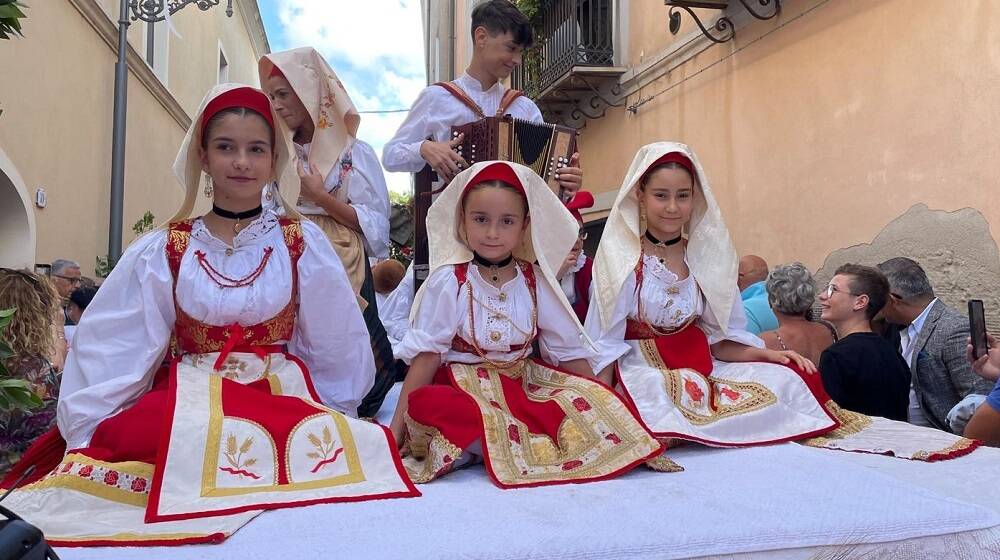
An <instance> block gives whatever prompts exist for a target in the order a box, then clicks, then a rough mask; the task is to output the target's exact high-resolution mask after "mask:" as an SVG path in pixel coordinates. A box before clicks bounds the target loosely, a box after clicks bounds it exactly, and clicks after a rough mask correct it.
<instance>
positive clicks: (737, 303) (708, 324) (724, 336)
mask: <svg viewBox="0 0 1000 560" xmlns="http://www.w3.org/2000/svg"><path fill="white" fill-rule="evenodd" d="M733 290H734V292H735V294H736V295H735V296H734V298H733V310H732V311H731V312H730V313H729V325H728V331H729V332H727V333H723V332H722V327H720V326H719V319H718V318H716V316H715V313H714V312H713V311H712V308H711V307H710V306H709V305H708V303H707V302H706V303H705V310H704V311H703V312H702V314H701V320H700V321H699V322H698V324H699V326H701V328H702V330H704V331H705V336H707V337H708V343H709V344H715V343H716V342H721V341H723V340H732V341H733V342H738V343H740V344H745V345H747V346H753V347H754V348H764V341H763V340H761V339H760V338H758V337H757V336H756V335H755V334H753V333H751V332H750V331H748V330H747V315H746V312H745V311H744V310H743V299H742V298H740V293H739V288H737V287H736V286H735V285H734V286H733ZM702 297H704V296H702Z"/></svg>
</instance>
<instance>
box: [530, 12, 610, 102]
mask: <svg viewBox="0 0 1000 560" xmlns="http://www.w3.org/2000/svg"><path fill="white" fill-rule="evenodd" d="M541 4H542V5H541V17H542V28H541V32H540V33H539V32H536V35H535V46H534V47H533V48H532V49H531V50H529V51H528V52H526V53H525V56H524V61H523V63H522V64H521V65H520V66H518V67H517V68H516V69H515V70H514V72H513V74H512V75H511V86H512V87H514V88H515V89H520V90H523V91H524V92H525V93H527V94H528V96H529V97H536V96H537V95H538V94H540V93H541V92H542V91H544V90H545V88H547V87H549V86H550V85H552V84H553V83H555V82H556V80H558V79H559V78H560V77H562V76H563V75H565V74H566V73H568V72H569V71H570V70H572V68H573V67H574V66H613V65H614V36H613V34H612V26H613V14H614V10H613V9H614V0H542V3H541Z"/></svg>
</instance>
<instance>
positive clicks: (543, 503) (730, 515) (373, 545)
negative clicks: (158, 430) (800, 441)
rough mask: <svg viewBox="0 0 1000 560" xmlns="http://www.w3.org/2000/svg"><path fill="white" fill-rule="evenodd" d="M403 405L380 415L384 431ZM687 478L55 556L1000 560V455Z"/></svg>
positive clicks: (780, 456)
mask: <svg viewBox="0 0 1000 560" xmlns="http://www.w3.org/2000/svg"><path fill="white" fill-rule="evenodd" d="M393 400H394V395H393V396H392V397H390V399H388V402H387V403H386V406H384V407H383V414H382V415H380V418H381V419H383V420H387V416H386V414H389V413H391V411H392V408H391V407H392V406H393V405H394V402H393ZM670 456H671V457H672V458H673V459H674V460H676V461H677V462H678V463H680V464H681V465H682V466H684V467H685V469H686V470H685V472H682V473H669V474H668V473H657V472H652V471H649V470H647V469H645V468H644V467H640V468H638V469H636V470H635V471H633V472H631V473H629V474H628V475H626V476H623V477H620V478H618V479H615V480H610V481H606V482H600V483H594V484H582V485H564V486H550V487H542V488H530V489H521V490H500V489H498V488H496V487H495V486H493V485H492V484H491V483H490V482H489V480H488V478H487V476H486V473H485V471H484V470H483V468H482V467H481V466H474V467H471V468H468V469H465V470H462V471H459V472H455V473H451V474H449V475H447V476H445V477H443V478H441V479H439V480H436V481H434V482H432V483H430V484H426V485H422V486H420V487H419V488H420V490H421V491H422V492H423V494H424V495H423V497H421V498H415V499H408V500H387V501H370V502H360V503H348V504H330V505H319V506H312V507H305V508H294V509H287V510H278V511H271V512H265V513H263V514H262V515H260V516H259V517H257V518H256V519H254V520H253V521H251V522H250V523H249V524H248V525H247V526H246V527H244V528H243V529H241V530H240V531H239V532H238V533H237V534H236V535H234V536H233V537H231V538H230V539H229V540H227V541H226V542H225V543H223V544H221V545H199V546H186V547H178V548H171V549H164V548H153V549H150V548H146V549H136V548H117V549H108V548H105V549H69V548H64V549H60V550H59V554H60V555H61V556H62V558H64V559H66V560H72V559H106V560H116V559H125V558H144V559H148V558H166V557H169V558H172V559H204V558H240V559H243V560H256V559H261V560H263V559H265V558H266V559H273V558H313V557H319V558H350V559H353V558H358V559H365V560H368V559H382V558H387V559H389V558H406V559H412V558H442V559H445V558H447V559H453V558H504V559H518V558H549V559H567V560H568V559H573V560H583V559H591V558H593V559H597V558H622V559H624V558H636V559H638V558H642V559H648V558H685V557H697V556H708V555H724V554H728V555H735V556H732V557H733V558H740V559H744V558H747V559H749V558H755V559H756V558H760V559H766V560H774V559H779V558H780V559H786V558H788V559H791V558H795V559H799V558H820V557H829V556H822V555H824V554H827V553H829V552H830V551H831V550H835V549H833V548H827V547H828V546H829V545H839V549H838V550H839V551H840V552H844V551H845V550H846V551H848V552H850V554H849V555H847V556H842V557H845V558H855V557H860V556H861V554H862V553H868V554H871V555H872V556H867V557H868V558H931V557H933V558H948V557H953V558H1000V527H998V525H1000V450H997V449H980V450H977V451H975V452H973V453H972V454H971V455H968V456H966V457H962V458H959V459H954V460H951V461H944V462H940V463H922V462H916V461H907V460H903V459H895V458H889V457H882V456H875V455H863V454H855V453H846V452H836V451H828V450H822V449H814V448H808V447H804V446H799V445H796V444H785V445H777V446H770V447H759V448H749V449H709V448H705V447H700V446H688V447H684V448H680V449H677V450H674V451H673V452H672V453H671V455H670Z"/></svg>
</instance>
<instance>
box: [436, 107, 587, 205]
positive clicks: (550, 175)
mask: <svg viewBox="0 0 1000 560" xmlns="http://www.w3.org/2000/svg"><path fill="white" fill-rule="evenodd" d="M460 134H464V137H463V138H462V143H461V144H460V145H458V146H456V147H455V151H456V152H457V153H458V155H460V156H462V159H464V160H465V161H466V162H467V163H468V164H469V165H472V164H475V163H478V162H480V161H492V160H502V161H510V162H514V163H520V164H521V165H524V166H527V167H530V168H531V169H532V170H533V171H534V172H535V173H537V174H538V176H539V177H541V178H542V179H543V180H544V181H545V182H546V183H547V184H548V185H549V188H551V189H552V192H554V193H556V195H560V199H562V197H561V194H562V193H560V192H559V191H560V189H559V183H557V182H556V179H555V172H556V171H558V170H559V169H560V168H562V167H566V166H567V165H569V160H570V156H572V155H573V152H575V151H576V134H577V132H576V129H573V128H569V127H565V126H559V125H555V124H545V123H533V122H530V121H524V120H521V119H515V118H513V117H511V116H509V115H508V116H504V117H486V118H483V119H480V120H478V121H476V122H472V123H469V124H465V125H461V126H453V127H451V137H452V138H457V137H458V136H459V135H460Z"/></svg>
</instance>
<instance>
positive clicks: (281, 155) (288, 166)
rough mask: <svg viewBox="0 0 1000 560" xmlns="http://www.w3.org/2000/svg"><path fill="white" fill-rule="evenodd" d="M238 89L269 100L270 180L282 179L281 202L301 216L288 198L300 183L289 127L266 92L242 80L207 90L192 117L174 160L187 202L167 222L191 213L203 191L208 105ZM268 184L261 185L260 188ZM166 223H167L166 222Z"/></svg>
mask: <svg viewBox="0 0 1000 560" xmlns="http://www.w3.org/2000/svg"><path fill="white" fill-rule="evenodd" d="M236 90H244V91H241V92H239V94H244V95H249V96H252V97H254V98H255V99H256V95H255V94H260V96H263V98H264V100H265V101H267V103H266V107H267V110H268V111H269V112H270V114H271V121H272V122H273V123H274V125H273V126H272V129H273V130H274V145H273V146H272V147H271V149H272V150H273V152H274V155H275V162H274V170H273V176H272V177H271V179H270V181H272V182H273V181H278V180H280V181H281V185H282V190H281V193H280V195H281V196H282V199H281V203H282V205H283V206H284V208H285V215H286V216H288V217H290V218H301V216H300V215H299V212H298V210H296V209H295V205H294V204H289V203H288V200H295V199H296V198H297V197H298V186H299V177H298V174H297V173H296V171H295V166H294V165H292V162H291V157H292V154H294V153H295V151H294V150H293V149H292V140H291V134H290V133H289V130H288V127H287V126H285V123H284V121H283V120H282V119H281V118H280V117H278V115H277V114H276V113H275V112H274V108H273V107H271V102H270V100H269V99H268V97H267V95H266V94H265V93H264V92H262V91H260V90H258V89H256V88H252V87H250V86H247V85H243V84H219V85H217V86H214V87H213V88H212V89H211V90H209V92H208V93H207V94H205V98H204V99H202V100H201V104H200V105H199V106H198V113H197V114H196V115H195V116H194V118H193V119H192V120H191V126H190V127H189V128H188V131H187V135H186V136H185V137H184V141H183V142H182V143H181V147H180V149H179V150H178V151H177V158H176V159H175V160H174V176H176V177H177V180H178V181H179V182H180V184H181V188H182V189H183V190H184V202H183V203H182V204H181V207H180V209H178V210H177V212H176V213H175V214H174V216H173V217H172V218H170V220H168V221H167V223H170V222H175V221H179V220H185V219H187V218H189V217H191V213H192V212H193V211H194V207H195V202H196V201H197V199H198V193H199V192H200V191H201V186H202V180H203V178H204V177H203V176H204V172H203V171H202V166H201V157H200V155H199V149H200V148H201V135H202V120H203V115H204V113H205V109H206V108H207V107H208V106H209V104H210V103H212V101H213V100H215V99H216V98H218V97H220V96H222V95H234V93H233V92H235V91H236ZM247 90H249V91H247ZM239 106H242V105H239ZM248 108H249V107H248ZM265 186H266V185H261V190H263V188H264V187H265ZM289 191H292V192H289ZM275 192H277V189H275ZM286 197H287V198H286ZM163 225H164V226H165V225H166V224H163Z"/></svg>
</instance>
